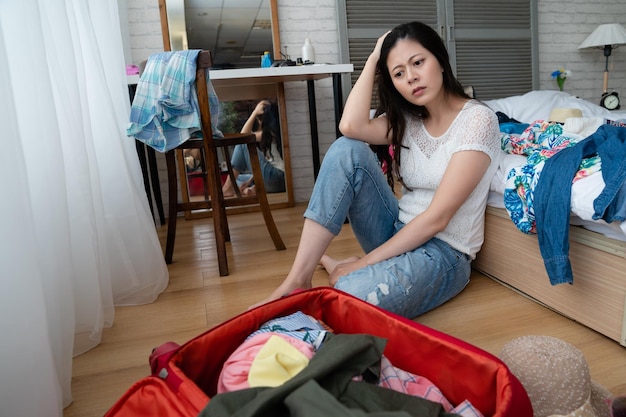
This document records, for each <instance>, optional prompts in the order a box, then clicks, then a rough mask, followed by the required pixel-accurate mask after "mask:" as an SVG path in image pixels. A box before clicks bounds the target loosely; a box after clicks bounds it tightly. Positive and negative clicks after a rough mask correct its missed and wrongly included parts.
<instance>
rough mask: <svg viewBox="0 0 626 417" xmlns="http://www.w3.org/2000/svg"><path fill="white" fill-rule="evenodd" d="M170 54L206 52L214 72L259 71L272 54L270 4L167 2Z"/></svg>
mask: <svg viewBox="0 0 626 417" xmlns="http://www.w3.org/2000/svg"><path fill="white" fill-rule="evenodd" d="M167 20H168V25H169V32H170V43H171V48H172V50H182V49H206V50H210V51H211V53H212V55H213V62H214V66H215V67H216V68H253V67H258V66H259V64H260V62H261V55H263V52H265V51H270V53H272V51H273V43H272V19H271V8H270V0H237V1H234V0H167Z"/></svg>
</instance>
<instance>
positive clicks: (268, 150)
mask: <svg viewBox="0 0 626 417" xmlns="http://www.w3.org/2000/svg"><path fill="white" fill-rule="evenodd" d="M261 129H262V133H261V142H259V149H261V152H263V155H265V157H266V158H267V157H268V156H270V157H271V156H272V142H273V141H275V142H276V146H277V147H278V153H279V154H280V157H281V158H282V157H283V146H282V139H281V136H280V117H279V116H278V104H276V103H275V102H273V101H268V102H267V104H265V106H264V107H263V116H262V119H261Z"/></svg>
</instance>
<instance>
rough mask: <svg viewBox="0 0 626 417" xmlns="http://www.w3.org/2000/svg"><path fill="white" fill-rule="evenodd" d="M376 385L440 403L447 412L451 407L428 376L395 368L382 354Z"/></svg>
mask: <svg viewBox="0 0 626 417" xmlns="http://www.w3.org/2000/svg"><path fill="white" fill-rule="evenodd" d="M378 385H379V386H381V387H383V388H389V389H392V390H394V391H398V392H402V393H404V394H409V395H413V396H416V397H421V398H425V399H427V400H430V401H434V402H437V403H440V404H441V405H442V406H443V409H444V410H445V411H447V412H449V411H450V410H452V408H453V406H452V404H450V402H449V401H448V400H447V399H446V397H444V395H443V393H442V392H441V391H440V390H439V388H437V387H436V386H435V384H433V383H432V382H430V380H429V379H428V378H424V377H423V376H419V375H415V374H412V373H410V372H406V371H403V370H402V369H399V368H396V367H395V366H393V365H392V364H391V362H390V361H389V359H387V357H386V356H384V355H383V357H382V359H381V361H380V381H379V383H378Z"/></svg>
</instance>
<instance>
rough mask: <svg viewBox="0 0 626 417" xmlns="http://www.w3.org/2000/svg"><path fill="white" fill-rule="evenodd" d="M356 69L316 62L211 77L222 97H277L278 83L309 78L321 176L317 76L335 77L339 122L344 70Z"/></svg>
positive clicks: (316, 160)
mask: <svg viewBox="0 0 626 417" xmlns="http://www.w3.org/2000/svg"><path fill="white" fill-rule="evenodd" d="M352 71H354V66H353V65H352V64H315V65H296V66H291V67H270V68H241V69H225V70H211V71H209V77H210V79H211V83H212V84H213V87H214V88H215V91H216V93H217V96H218V97H219V99H220V101H233V100H251V99H258V98H264V97H273V96H275V94H276V84H278V83H286V82H293V81H306V82H307V93H308V98H309V122H310V125H311V147H312V150H313V176H314V177H315V178H317V173H318V172H319V167H320V152H319V138H318V132H317V108H316V102H315V85H314V81H315V80H320V79H323V78H328V77H332V78H333V97H334V107H335V126H336V133H337V136H339V135H340V132H339V129H338V127H337V126H338V124H339V119H341V112H342V110H343V93H342V89H341V74H346V73H351V72H352Z"/></svg>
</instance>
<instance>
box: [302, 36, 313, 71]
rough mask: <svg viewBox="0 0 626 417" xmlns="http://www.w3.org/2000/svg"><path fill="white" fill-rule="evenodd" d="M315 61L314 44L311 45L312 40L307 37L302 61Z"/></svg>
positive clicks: (305, 62)
mask: <svg viewBox="0 0 626 417" xmlns="http://www.w3.org/2000/svg"><path fill="white" fill-rule="evenodd" d="M314 62H315V49H313V45H311V40H310V39H309V38H306V39H305V40H304V45H302V63H303V64H305V65H306V64H312V63H314Z"/></svg>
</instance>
